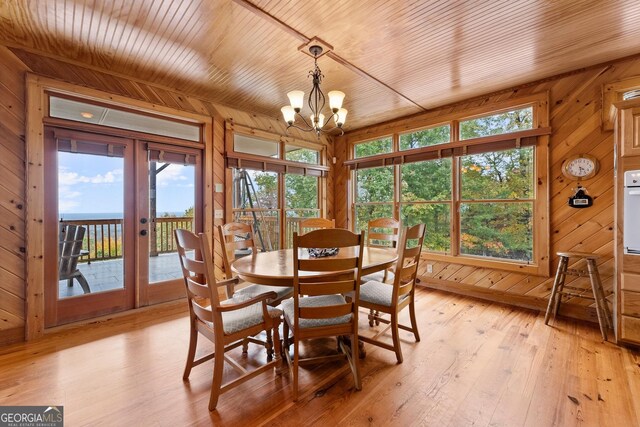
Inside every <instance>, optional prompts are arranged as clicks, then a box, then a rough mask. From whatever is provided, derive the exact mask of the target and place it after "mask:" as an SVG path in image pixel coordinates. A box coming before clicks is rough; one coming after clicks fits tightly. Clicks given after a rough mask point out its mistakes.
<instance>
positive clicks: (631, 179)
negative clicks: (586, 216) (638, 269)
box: [623, 170, 640, 255]
mask: <svg viewBox="0 0 640 427" xmlns="http://www.w3.org/2000/svg"><path fill="white" fill-rule="evenodd" d="M623 245H624V253H626V254H634V255H640V170H635V171H627V172H625V173H624V237H623Z"/></svg>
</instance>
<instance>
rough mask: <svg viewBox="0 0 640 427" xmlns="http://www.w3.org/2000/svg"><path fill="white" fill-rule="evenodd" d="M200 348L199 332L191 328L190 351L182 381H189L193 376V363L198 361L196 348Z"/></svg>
mask: <svg viewBox="0 0 640 427" xmlns="http://www.w3.org/2000/svg"><path fill="white" fill-rule="evenodd" d="M197 346H198V331H197V330H196V329H195V328H194V327H193V325H192V326H191V334H190V335H189V350H188V351H187V363H186V365H185V367H184V373H183V374H182V379H183V380H187V379H189V374H191V368H193V361H194V360H195V359H196V347H197Z"/></svg>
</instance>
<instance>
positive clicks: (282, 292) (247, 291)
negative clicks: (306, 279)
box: [233, 284, 293, 302]
mask: <svg viewBox="0 0 640 427" xmlns="http://www.w3.org/2000/svg"><path fill="white" fill-rule="evenodd" d="M265 292H275V293H276V294H278V297H277V298H276V301H281V300H282V299H284V298H287V297H290V296H291V295H292V294H293V288H290V287H288V286H267V285H254V284H251V285H249V286H247V287H245V288H242V289H238V290H237V291H236V292H235V293H234V294H233V299H238V298H241V299H246V298H247V297H248V298H253V297H255V296H256V295H260V294H263V293H265ZM270 301H271V300H267V302H270Z"/></svg>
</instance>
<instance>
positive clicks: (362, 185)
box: [355, 166, 393, 231]
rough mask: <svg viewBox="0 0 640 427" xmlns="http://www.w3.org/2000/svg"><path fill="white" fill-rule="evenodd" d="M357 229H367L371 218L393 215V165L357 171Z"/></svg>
mask: <svg viewBox="0 0 640 427" xmlns="http://www.w3.org/2000/svg"><path fill="white" fill-rule="evenodd" d="M355 199H356V200H355V229H356V230H357V231H360V230H366V229H367V224H368V222H369V220H371V219H374V218H382V217H392V216H393V167H391V166H386V167H380V168H370V169H362V170H358V171H356V194H355Z"/></svg>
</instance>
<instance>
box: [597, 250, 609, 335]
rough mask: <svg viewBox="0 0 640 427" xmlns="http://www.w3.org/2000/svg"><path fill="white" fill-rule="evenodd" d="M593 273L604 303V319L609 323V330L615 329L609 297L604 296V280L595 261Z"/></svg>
mask: <svg viewBox="0 0 640 427" xmlns="http://www.w3.org/2000/svg"><path fill="white" fill-rule="evenodd" d="M593 271H594V276H595V278H596V284H597V286H596V287H597V289H598V292H599V295H600V301H601V302H602V308H603V310H604V317H605V320H606V321H607V327H608V328H609V329H613V316H612V315H611V311H610V310H609V306H608V305H607V297H606V296H605V294H604V289H602V280H600V272H599V271H598V266H597V264H596V262H595V260H594V261H593Z"/></svg>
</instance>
